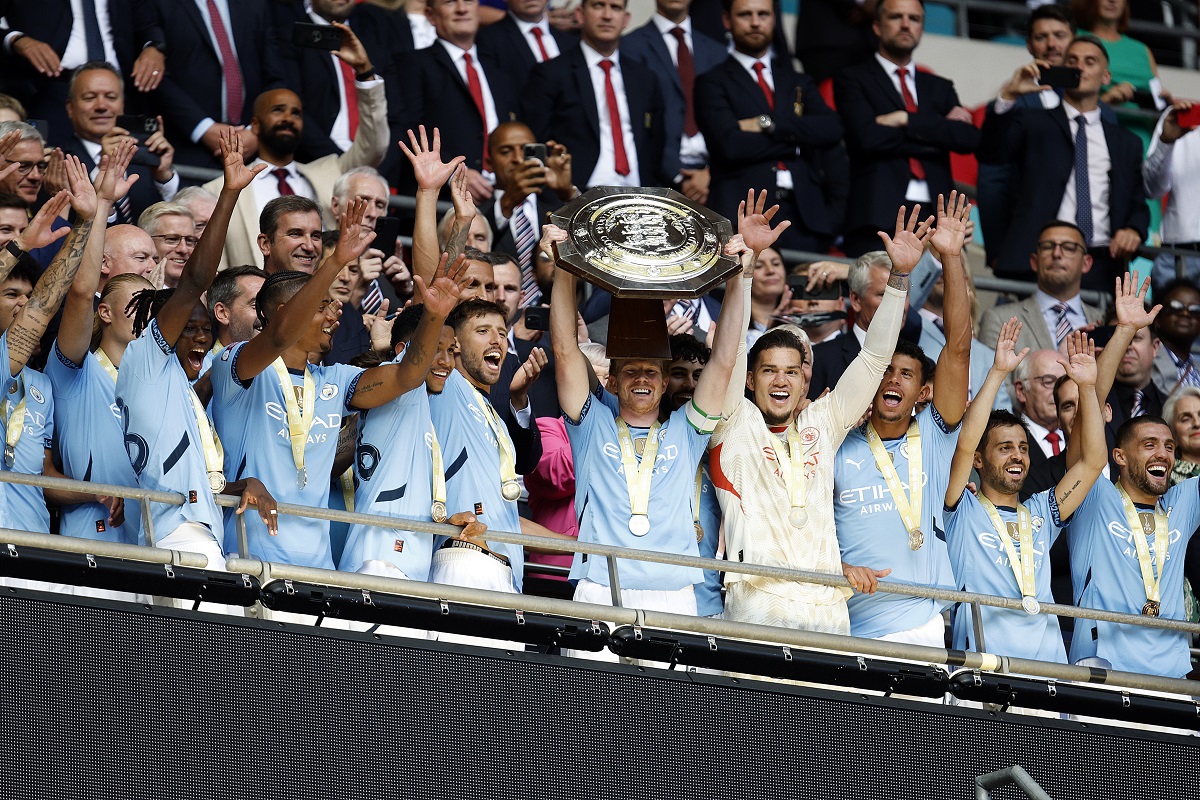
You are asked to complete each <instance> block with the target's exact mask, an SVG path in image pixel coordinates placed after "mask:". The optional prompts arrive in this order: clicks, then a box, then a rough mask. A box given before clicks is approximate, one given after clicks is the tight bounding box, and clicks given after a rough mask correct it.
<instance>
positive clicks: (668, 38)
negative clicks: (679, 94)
mask: <svg viewBox="0 0 1200 800" xmlns="http://www.w3.org/2000/svg"><path fill="white" fill-rule="evenodd" d="M650 19H651V21H652V22H653V23H654V27H656V28H658V32H659V33H660V34H662V38H663V44H665V45H666V46H667V52H668V53H670V54H671V63H672V64H674V65H675V68H676V69H679V40H678V39H676V38H675V34H673V33H671V31H673V30H675V28H676V27H680V28H683V41H684V42H686V43H687V46H688V50H690V51H691V53H692V63H695V58H696V45H695V43H694V41H693V40H692V18H691V17H685V18H684V20H683V22H681V23H679V25H678V26H676V25H675V23H674V22H671V20H669V19H667V18H666V17H664V16H662V15H661V14H655V15H654V16H653V17H651V18H650ZM679 160H680V161H681V162H682V163H683V166H684V167H690V166H697V167H702V166H704V165H705V164H707V163H708V147H707V145H705V144H704V134H702V133H697V134H696V135H695V136H688V135H687V134H686V133H684V134H683V137H682V138H681V139H680V140H679Z"/></svg>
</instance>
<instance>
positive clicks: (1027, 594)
mask: <svg viewBox="0 0 1200 800" xmlns="http://www.w3.org/2000/svg"><path fill="white" fill-rule="evenodd" d="M977 499H978V500H979V505H981V506H983V510H984V511H986V512H987V515H988V517H989V518H990V519H991V520H992V527H993V528H995V529H996V533H997V534H999V535H1000V546H1001V547H1002V548H1003V549H1004V554H1005V555H1006V556H1008V566H1009V567H1010V568H1011V569H1012V571H1013V576H1014V577H1015V578H1016V579H1017V588H1018V589H1020V590H1021V605H1022V607H1023V608H1024V609H1025V610H1026V611H1028V612H1029V613H1030V614H1036V613H1037V612H1038V609H1039V606H1038V605H1037V597H1036V595H1037V578H1036V576H1035V574H1034V567H1035V565H1034V556H1035V553H1034V552H1033V518H1032V517H1030V515H1029V509H1027V508H1025V506H1024V505H1021V504H1019V503H1018V504H1017V537H1018V543H1019V544H1020V545H1021V554H1020V555H1019V556H1018V555H1017V551H1016V549H1015V548H1014V547H1013V544H1012V541H1011V537H1010V535H1009V533H1008V526H1007V525H1005V524H1004V520H1002V519H1000V512H999V511H997V510H996V506H995V504H993V503H992V501H991V500H989V499H987V498H986V497H984V496H983V493H982V492H980V493H979V495H978V497H977ZM1029 601H1032V602H1029Z"/></svg>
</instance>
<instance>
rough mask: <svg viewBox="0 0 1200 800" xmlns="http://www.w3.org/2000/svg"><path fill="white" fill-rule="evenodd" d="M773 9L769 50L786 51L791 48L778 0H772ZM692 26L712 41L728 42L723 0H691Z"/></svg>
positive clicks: (723, 43) (725, 43) (724, 43)
mask: <svg viewBox="0 0 1200 800" xmlns="http://www.w3.org/2000/svg"><path fill="white" fill-rule="evenodd" d="M772 6H773V8H774V10H775V30H774V31H772V32H771V50H772V52H774V53H787V52H789V51H790V50H791V47H790V46H789V45H788V40H787V34H786V33H784V31H783V9H782V8H781V7H780V4H779V0H772ZM691 16H692V26H693V28H694V29H695V30H697V31H699V32H700V33H703V34H704V35H705V36H707V37H708V38H710V39H712V40H713V41H714V42H720V43H721V44H722V46H725V45H727V44H728V42H729V28H728V27H727V26H726V25H725V0H692V8H691Z"/></svg>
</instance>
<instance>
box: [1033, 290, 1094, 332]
mask: <svg viewBox="0 0 1200 800" xmlns="http://www.w3.org/2000/svg"><path fill="white" fill-rule="evenodd" d="M1033 296H1034V299H1036V300H1037V304H1038V310H1039V311H1041V312H1042V319H1044V320H1045V321H1046V330H1048V331H1050V338H1051V339H1053V338H1054V329H1055V328H1057V327H1058V312H1057V311H1055V310H1054V307H1055V306H1056V305H1058V304H1059V302H1060V301H1059V300H1056V299H1055V298H1053V297H1051V296H1050V295H1048V294H1046V293H1045V292H1043V291H1042V290H1041V289H1038V290H1037V291H1036V292H1034V293H1033ZM1061 302H1063V303H1066V304H1067V322H1068V323H1070V325H1071V330H1077V329H1079V328H1082V327H1084V326H1085V325H1087V324H1088V319H1087V314H1085V313H1084V312H1083V300H1082V299H1081V298H1080V297H1079V295H1075V296H1074V297H1072V298H1071V299H1070V300H1063V301H1061Z"/></svg>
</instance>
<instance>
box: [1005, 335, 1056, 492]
mask: <svg viewBox="0 0 1200 800" xmlns="http://www.w3.org/2000/svg"><path fill="white" fill-rule="evenodd" d="M1061 361H1062V356H1061V355H1059V352H1058V351H1057V350H1034V351H1033V352H1032V353H1030V354H1029V355H1028V356H1026V358H1025V360H1024V361H1022V362H1021V364H1020V365H1019V366H1018V367H1017V369H1016V370H1015V374H1014V375H1013V385H1014V386H1016V399H1017V402H1016V406H1015V407H1014V408H1015V409H1016V410H1018V413H1020V415H1021V419H1022V420H1023V421H1024V422H1025V425H1026V427H1027V428H1028V429H1029V441H1030V446H1029V469H1030V471H1031V472H1032V471H1033V469H1034V467H1035V466H1038V467H1040V466H1041V465H1042V464H1044V463H1045V461H1046V460H1047V459H1048V458H1050V457H1051V456H1056V455H1058V454H1059V453H1061V452H1063V451H1064V450H1066V448H1067V437H1066V436H1065V435H1064V434H1063V432H1062V431H1061V430H1060V429H1059V427H1058V409H1057V407H1056V406H1055V404H1054V384H1055V383H1056V382H1057V381H1058V379H1059V378H1061V377H1062V376H1063V375H1065V374H1066V371H1065V370H1064V369H1063V365H1062V363H1061ZM1035 443H1036V445H1037V447H1034V444H1035Z"/></svg>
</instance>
